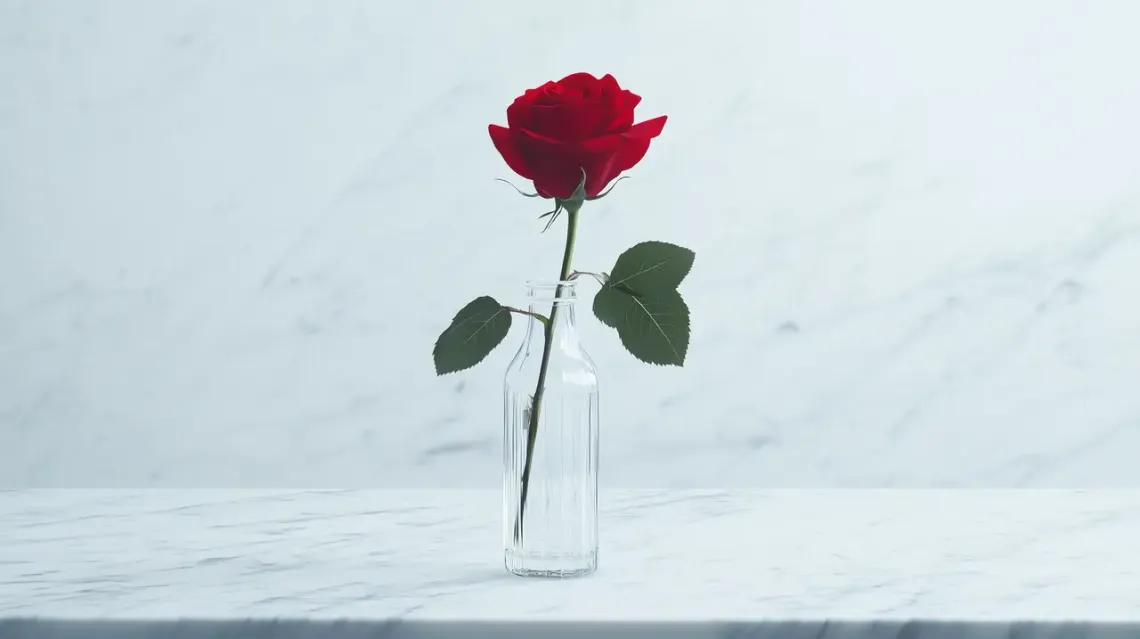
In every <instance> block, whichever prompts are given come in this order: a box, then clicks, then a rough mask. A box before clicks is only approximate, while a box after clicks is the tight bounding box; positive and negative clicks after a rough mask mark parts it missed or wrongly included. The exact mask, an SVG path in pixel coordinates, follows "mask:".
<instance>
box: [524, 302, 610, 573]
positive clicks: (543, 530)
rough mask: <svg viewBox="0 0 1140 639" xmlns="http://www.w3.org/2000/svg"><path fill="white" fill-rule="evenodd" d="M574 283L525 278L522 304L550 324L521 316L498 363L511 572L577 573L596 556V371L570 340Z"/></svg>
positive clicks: (573, 336) (574, 338)
mask: <svg viewBox="0 0 1140 639" xmlns="http://www.w3.org/2000/svg"><path fill="white" fill-rule="evenodd" d="M576 284H577V282H576V281H565V282H548V283H547V282H527V298H528V302H529V307H528V310H529V311H530V312H531V313H538V314H541V315H544V316H546V317H548V318H550V325H549V330H550V332H551V333H550V336H549V337H548V335H547V331H548V328H547V326H546V325H545V324H544V323H543V322H542V321H541V320H539V319H537V318H534V317H531V318H530V319H529V322H528V326H527V331H526V337H525V338H524V339H523V343H522V346H521V347H520V348H519V351H518V353H516V354H515V357H514V359H513V360H511V364H510V366H509V367H508V368H507V375H506V380H505V384H504V387H505V393H504V395H505V412H504V432H503V435H504V438H503V444H504V445H503V464H504V466H503V545H504V548H505V558H504V561H505V563H506V567H507V570H509V571H511V572H512V573H514V574H516V575H522V576H533V577H580V576H585V575H588V574H590V573H592V572H594V570H596V569H597V566H598V380H597V374H596V370H595V368H594V362H593V361H591V360H590V356H589V355H587V354H586V351H584V350H583V349H582V346H581V344H580V343H579V342H578V332H577V326H576V323H575V305H576V302H577V292H576V288H575V287H576ZM516 317H520V318H522V317H526V316H524V315H516ZM548 340H549V345H550V346H549V356H548V358H547V362H546V374H545V376H543V380H542V382H541V384H542V388H541V390H539V383H540V382H539V377H540V375H541V371H542V368H543V359H544V358H543V353H544V350H545V346H546V344H547V342H548ZM536 396H537V397H538V399H539V403H538V419H537V428H536V430H535V436H534V441H533V448H532V450H531V454H530V457H531V460H532V461H531V468H530V473H529V488H528V490H527V491H526V497H525V508H523V507H522V503H523V500H524V498H523V494H522V493H523V477H524V474H525V473H526V460H527V449H528V436H527V434H528V431H529V426H530V419H531V405H532V403H533V401H532V400H533V399H534V398H535V397H536ZM520 510H521V511H522V513H523V516H522V518H521V525H520V521H519V519H520V518H519V514H520Z"/></svg>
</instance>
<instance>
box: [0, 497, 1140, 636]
mask: <svg viewBox="0 0 1140 639" xmlns="http://www.w3.org/2000/svg"><path fill="white" fill-rule="evenodd" d="M500 503H501V502H500V495H499V493H498V492H496V491H406V492H398V491H367V490H347V491H237V490H235V491H194V490H181V491H133V492H132V491H77V490H70V491H6V492H2V493H0V635H2V636H4V638H5V639H8V638H9V637H48V636H51V637H60V636H68V637H70V636H83V637H88V636H103V635H98V634H97V632H98V631H100V629H102V631H103V632H106V633H109V634H106V635H105V636H112V635H113V636H116V637H130V636H169V634H162V633H161V632H159V633H158V634H146V633H143V634H136V635H131V634H130V633H129V632H128V633H126V634H124V632H125V630H124V629H125V628H134V629H135V630H137V631H139V632H140V633H141V632H142V630H141V629H143V628H158V627H162V626H161V624H162V623H178V624H190V625H191V626H193V625H194V624H199V625H198V626H196V627H199V628H207V627H210V624H221V625H220V626H217V627H230V628H239V627H245V628H246V630H247V631H248V630H249V626H248V625H246V626H241V624H249V623H256V622H257V621H258V620H262V621H265V622H272V623H273V624H282V623H287V622H286V621H283V620H293V621H291V622H288V623H296V624H301V626H304V627H309V628H313V629H316V628H320V629H322V630H323V632H324V634H319V633H318V634H314V635H312V636H321V637H323V636H342V635H338V634H335V633H336V632H342V633H343V632H349V629H352V628H355V629H357V631H359V632H365V631H364V630H363V629H364V628H369V627H372V628H373V630H375V628H381V627H383V628H388V629H392V628H396V627H402V628H405V629H409V628H411V629H418V630H416V633H418V634H416V633H413V634H414V636H429V635H431V632H428V630H429V629H430V628H442V627H445V626H447V625H448V624H451V625H455V624H457V623H459V622H462V623H476V622H502V623H506V622H524V623H547V622H558V623H564V622H592V623H602V624H605V623H614V622H639V623H648V622H656V623H680V624H696V625H698V626H699V625H700V624H711V625H709V626H708V627H709V628H712V627H714V626H715V627H718V628H721V629H722V630H723V629H724V628H737V629H740V628H746V627H749V624H760V625H757V626H755V627H757V628H759V627H762V626H763V625H764V624H779V623H785V624H786V623H791V624H792V626H782V627H784V628H791V627H793V626H795V627H797V628H809V627H817V628H831V629H832V630H831V631H832V632H834V633H838V634H835V635H834V636H879V635H875V634H867V635H858V634H857V633H856V634H850V635H847V634H843V632H848V631H850V632H855V631H854V630H852V628H855V627H856V626H858V627H864V626H865V625H866V624H880V627H882V628H888V627H889V628H894V629H895V630H894V631H892V632H895V633H896V634H900V636H901V634H905V633H906V632H910V633H911V634H910V635H908V636H917V635H915V634H914V633H915V629H916V628H925V627H929V628H934V629H937V628H938V627H939V626H937V623H938V622H939V620H942V622H943V623H963V624H967V625H969V624H974V625H971V626H970V627H971V628H974V629H976V630H978V629H983V628H987V629H990V630H992V631H994V632H998V631H1001V632H1005V631H1007V630H1008V624H1011V623H1014V622H1034V624H1030V626H1029V627H1031V628H1039V629H1040V628H1053V629H1054V630H1050V632H1053V631H1055V629H1056V628H1058V627H1060V626H1053V625H1051V624H1052V623H1053V622H1066V621H1070V622H1080V623H1082V624H1085V625H1081V626H1078V627H1079V628H1082V630H1081V632H1088V631H1090V629H1092V628H1100V629H1102V630H1113V631H1116V632H1120V633H1125V632H1140V625H1137V626H1127V625H1113V624H1140V553H1137V552H1136V540H1137V539H1140V491H862V490H848V491H753V492H741V491H684V492H681V491H611V492H603V497H602V510H603V512H602V515H601V524H600V525H601V539H602V541H601V544H602V545H601V559H600V565H599V570H598V572H597V573H596V574H595V575H594V576H592V577H589V578H585V579H579V580H566V581H558V580H532V579H523V578H519V577H514V576H511V575H509V574H508V573H506V572H505V571H504V569H503V567H502V558H501V547H500V534H501V533H500V519H499V518H500V510H499V509H500ZM334 620H348V621H350V622H351V623H340V624H337V623H326V622H331V621H334ZM154 623H158V624H160V625H159V626H154V625H147V624H154ZM932 623H934V624H936V625H934V626H929V624H932ZM3 624H7V625H6V626H5V625H3ZM226 624H230V625H229V626H226ZM233 624H238V625H233ZM361 624H363V625H361ZM369 624H372V625H371V626H369ZM393 624H395V625H393ZM417 624H418V625H417ZM432 624H443V625H442V626H438V625H432ZM718 624H719V625H718ZM724 624H729V625H727V626H726V625H724ZM733 624H736V625H733ZM740 624H743V625H740ZM796 624H799V625H796ZM813 624H814V626H813ZM824 624H826V625H824ZM845 624H846V625H845ZM852 624H854V625H852ZM860 624H863V626H860ZM882 624H885V625H882ZM915 624H919V625H917V626H916V625H915ZM921 624H928V626H922V625H921ZM217 627H215V628H214V630H212V631H211V632H212V633H213V634H208V636H229V635H225V634H224V633H222V634H218V632H217ZM274 627H276V628H278V629H280V628H282V627H284V626H280V625H275V626H274ZM298 627H300V626H298ZM692 627H696V626H692ZM4 628H7V632H8V634H5V631H4ZM69 628H70V629H72V630H79V629H82V630H83V631H82V632H80V633H78V634H75V635H71V634H67V633H66V632H65V630H67V629H69ZM338 628H339V631H338V630H337V629H338ZM630 628H632V626H629V627H626V629H627V630H628V629H630ZM845 628H846V629H847V630H844V629H845ZM908 628H909V629H910V630H909V631H908V630H907V629H908ZM1003 628H1004V629H1005V630H1002V629H1003ZM183 630H185V628H183ZM896 631H897V632H896ZM979 631H980V630H979ZM37 632H38V633H39V634H37ZM234 632H236V630H235V631H234ZM805 632H806V630H805ZM52 633H55V634H52ZM92 633H96V634H92ZM330 633H332V634H330ZM425 633H427V634H425ZM299 634H300V635H304V633H299ZM179 636H184V635H182V634H179ZM203 636H207V635H203ZM234 636H239V635H237V634H235V635H234ZM240 636H247V635H240ZM289 636H294V635H289ZM304 636H309V635H304ZM343 636H374V635H370V634H367V633H365V634H363V635H356V634H345V635H343ZM468 636H469V635H468ZM658 636H661V635H658ZM772 636H797V635H794V634H790V635H782V634H780V635H772ZM809 636H815V635H814V634H813V635H809ZM826 636H832V635H830V634H829V635H826ZM884 636H886V635H884ZM891 636H894V635H891ZM923 636H926V635H923ZM956 636H961V635H956ZM979 636H982V635H979ZM1025 636H1036V635H1025ZM1042 636H1045V635H1042ZM1048 636H1067V635H1065V634H1063V633H1062V634H1061V635H1048ZM1098 636H1099V635H1098ZM1113 636H1115V635H1113ZM1119 636H1135V635H1127V634H1120V635H1119Z"/></svg>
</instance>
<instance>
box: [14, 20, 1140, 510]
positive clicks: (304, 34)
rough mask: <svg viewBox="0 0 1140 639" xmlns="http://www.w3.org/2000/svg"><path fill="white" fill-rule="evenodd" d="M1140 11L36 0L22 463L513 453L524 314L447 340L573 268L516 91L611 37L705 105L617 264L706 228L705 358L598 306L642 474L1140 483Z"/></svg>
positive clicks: (206, 481)
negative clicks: (644, 351)
mask: <svg viewBox="0 0 1140 639" xmlns="http://www.w3.org/2000/svg"><path fill="white" fill-rule="evenodd" d="M1138 23H1140V3H1137V2H1135V0H1097V1H1096V2H1087V1H1083V0H1003V1H1001V2H938V3H935V2H915V1H913V0H860V1H859V2H850V3H827V4H823V3H812V2H775V1H774V2H759V1H757V0H712V1H710V2H703V3H700V4H699V5H698V4H696V3H693V2H690V1H684V0H681V1H668V0H624V1H616V0H578V1H576V2H575V3H574V16H573V18H572V19H568V17H567V16H566V14H565V11H564V7H563V5H562V3H556V2H533V1H531V0H496V1H495V3H494V6H493V8H492V7H491V6H490V5H488V4H485V3H483V2H456V1H455V0H414V1H412V0H408V1H405V2H398V1H396V0H390V1H389V0H385V1H380V2H377V1H376V0H338V1H337V2H336V3H335V4H333V3H329V2H324V1H322V0H274V1H273V2H231V1H228V0H178V1H177V2H156V1H154V0H107V1H100V2H93V1H88V0H50V1H48V0H0V486H6V487H17V488H75V487H80V488H135V487H159V488H234V487H238V488H254V487H262V488H274V487H281V486H300V487H315V488H321V487H327V488H336V487H343V486H352V487H370V488H390V489H406V488H460V487H481V488H494V487H495V486H497V484H498V481H499V466H500V463H501V452H500V451H501V444H500V434H501V410H502V408H501V389H502V374H503V371H504V370H505V369H506V365H507V361H508V359H509V357H510V354H511V352H512V351H513V349H514V348H516V347H517V345H518V341H519V340H521V333H519V332H517V328H516V332H514V333H513V334H512V335H510V336H509V337H508V338H507V342H506V345H505V346H504V347H502V348H501V349H500V350H499V351H498V352H496V353H494V354H492V356H491V357H490V358H489V359H488V360H487V362H486V363H485V364H483V365H481V366H479V367H477V368H475V369H472V370H471V371H469V372H465V373H463V374H462V375H458V376H454V377H450V378H446V379H437V378H435V376H434V375H433V372H432V370H431V358H430V352H431V345H432V343H433V342H434V340H435V338H436V337H437V336H438V333H439V332H440V331H441V330H442V329H443V327H444V326H445V325H446V323H447V321H448V319H449V318H450V317H452V315H453V314H454V312H455V311H456V310H457V306H456V305H457V304H458V303H459V301H460V300H464V299H471V298H473V297H475V296H477V295H482V294H491V295H494V296H496V297H497V298H499V299H503V300H507V301H511V300H514V301H515V302H516V303H517V302H521V300H522V297H523V294H524V289H523V282H524V280H526V279H530V278H535V277H539V278H542V277H546V278H549V277H551V276H552V275H553V272H554V271H555V270H556V269H557V266H558V260H559V255H558V253H559V251H560V248H561V247H560V246H559V242H560V239H559V238H558V237H557V233H548V234H546V235H543V234H541V233H540V232H539V231H540V229H541V226H542V222H541V221H538V220H536V219H535V218H536V217H537V216H538V215H539V214H540V213H541V212H543V211H544V210H545V209H544V208H543V207H542V206H541V205H540V204H539V203H536V202H534V201H532V200H527V199H525V198H520V197H518V196H517V195H516V194H515V193H514V192H513V191H511V189H509V188H508V187H506V186H505V185H502V184H499V183H496V182H493V181H492V178H496V177H506V178H513V176H512V175H511V174H510V172H509V170H508V169H507V167H506V166H505V165H504V164H503V163H502V161H501V160H500V158H499V157H498V156H497V154H496V153H495V151H494V149H493V148H492V146H491V144H490V141H489V140H488V138H487V132H486V125H487V124H488V123H490V122H499V121H502V118H503V111H504V109H505V107H506V105H507V104H508V103H509V102H510V100H511V99H513V97H514V96H515V95H517V94H518V92H519V91H520V90H522V89H523V88H526V87H529V86H533V85H535V84H536V83H539V82H542V81H545V80H546V79H548V78H552V77H560V76H561V75H563V74H565V73H569V72H573V71H578V70H583V69H585V70H590V71H593V72H596V73H604V72H612V73H614V74H615V75H616V76H617V77H619V78H620V79H621V81H622V82H623V84H625V85H627V86H629V87H632V88H635V89H636V90H637V91H638V93H640V94H641V95H643V96H644V102H643V103H642V106H641V107H639V109H641V113H642V114H643V115H644V116H645V117H651V116H655V115H658V114H663V113H664V114H668V115H669V124H668V128H667V130H666V131H665V134H664V135H663V136H662V137H661V138H659V139H658V140H657V141H655V142H654V147H653V149H652V152H651V153H650V154H649V155H648V156H647V158H646V159H645V161H644V162H643V163H642V164H641V165H639V167H638V168H637V169H636V171H635V172H634V173H633V179H630V180H627V181H624V182H622V183H621V184H620V185H619V188H618V190H617V191H615V193H614V195H613V196H612V197H611V198H608V199H606V200H604V201H602V202H599V203H596V204H595V205H592V206H591V207H589V208H588V209H587V210H586V211H584V213H583V222H582V225H581V237H580V238H579V243H578V253H577V258H576V259H577V265H578V266H580V267H581V268H582V269H585V270H605V269H606V268H608V267H609V265H611V264H612V263H613V260H614V258H615V256H616V255H618V254H619V253H620V252H621V251H622V250H623V249H625V248H627V247H628V246H629V245H631V244H632V243H634V242H636V241H640V240H642V239H646V238H654V239H661V240H666V241H676V242H679V243H682V244H684V245H686V246H691V247H692V248H693V249H695V250H696V253H697V262H696V265H695V268H694V270H693V272H692V274H691V275H690V277H689V278H688V280H687V281H686V284H685V296H686V299H687V300H688V302H689V305H690V307H691V309H692V314H693V336H692V344H691V348H690V354H689V360H688V361H687V363H686V367H685V368H684V369H681V370H676V369H657V368H651V367H646V366H644V365H642V364H640V363H638V362H636V361H635V360H633V358H631V357H630V356H629V355H628V354H626V353H625V352H624V350H623V349H622V348H621V346H620V344H619V343H618V341H617V339H616V337H615V336H614V335H613V334H612V332H610V331H609V329H606V328H604V327H601V326H599V325H598V324H597V323H596V322H594V321H592V318H589V317H584V318H583V319H582V322H581V324H582V325H583V326H582V331H583V340H584V344H585V345H586V347H587V349H588V350H589V352H590V354H591V356H592V357H593V359H594V360H595V361H596V362H597V364H598V368H599V371H600V376H601V377H600V381H601V385H602V388H601V391H602V395H601V397H602V400H601V402H602V406H601V412H602V415H603V424H602V437H601V442H602V444H601V446H602V455H601V457H602V467H603V469H604V470H603V481H604V485H607V486H609V487H630V488H636V487H689V488H701V487H728V488H731V487H762V488H779V487H790V488H799V487H825V488H828V487H831V488H851V487H864V488H868V487H949V488H955V487H969V488H1009V487H1032V488H1041V487H1053V488H1071V487H1122V486H1123V487H1127V486H1138V485H1140V466H1138V465H1137V464H1136V463H1135V451H1136V450H1138V449H1140V393H1137V392H1136V390H1135V387H1136V380H1137V379H1140V357H1137V355H1136V354H1137V353H1140V328H1138V327H1140V297H1138V296H1137V295H1136V273H1140V191H1138V189H1140V182H1138V177H1137V176H1138V175H1140V118H1137V117H1136V114H1137V113H1140V74H1138V73H1136V69H1135V61H1136V60H1137V59H1140V39H1138V38H1136V33H1135V25H1136V24H1138ZM584 25H588V32H584V31H583V29H585V28H586V27H585V26H584ZM587 43H588V44H587ZM522 186H526V185H525V184H522ZM591 294H592V291H591V290H584V291H583V296H584V297H586V298H588V297H589V296H590V295H591Z"/></svg>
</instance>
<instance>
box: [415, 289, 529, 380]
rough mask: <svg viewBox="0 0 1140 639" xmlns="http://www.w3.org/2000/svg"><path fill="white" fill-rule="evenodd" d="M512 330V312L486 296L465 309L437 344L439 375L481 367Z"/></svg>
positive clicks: (456, 316) (476, 299) (437, 368)
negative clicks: (475, 366)
mask: <svg viewBox="0 0 1140 639" xmlns="http://www.w3.org/2000/svg"><path fill="white" fill-rule="evenodd" d="M510 328H511V313H510V311H508V310H507V309H505V308H503V305H502V304H499V303H498V302H496V301H495V298H493V297H489V296H486V295H484V296H483V297H478V298H475V300H473V301H472V302H471V303H470V304H468V305H467V306H464V307H463V308H462V309H460V311H459V312H458V313H456V314H455V319H453V320H451V326H448V327H447V330H445V331H444V332H443V333H442V334H441V335H440V336H439V339H438V340H436V342H435V349H434V350H432V357H433V358H434V359H435V374H436V375H446V374H447V373H454V372H456V371H461V370H464V369H467V368H471V367H472V366H474V365H476V364H478V363H479V362H481V361H483V358H485V357H487V354H488V353H490V352H491V351H492V350H494V348H495V347H496V346H498V345H499V343H500V342H502V341H503V338H504V337H506V336H507V331H509V330H510Z"/></svg>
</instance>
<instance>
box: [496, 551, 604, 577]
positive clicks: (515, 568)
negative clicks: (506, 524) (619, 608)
mask: <svg viewBox="0 0 1140 639" xmlns="http://www.w3.org/2000/svg"><path fill="white" fill-rule="evenodd" d="M503 564H504V566H505V567H506V569H507V571H508V572H510V573H511V574H514V575H518V576H519V577H539V578H545V579H573V578H576V577H587V576H589V575H592V574H594V572H595V571H596V570H597V569H598V551H596V550H594V551H591V552H588V553H572V554H571V553H557V554H555V553H538V552H519V551H517V550H507V551H506V552H505V553H503Z"/></svg>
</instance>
